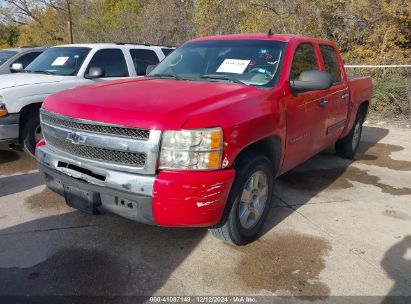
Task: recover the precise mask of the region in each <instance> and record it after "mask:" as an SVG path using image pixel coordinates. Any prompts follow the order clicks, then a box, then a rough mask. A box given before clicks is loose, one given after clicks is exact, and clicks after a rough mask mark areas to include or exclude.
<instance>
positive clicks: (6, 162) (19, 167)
mask: <svg viewBox="0 0 411 304" xmlns="http://www.w3.org/2000/svg"><path fill="white" fill-rule="evenodd" d="M36 169H37V164H36V161H35V159H34V158H33V157H30V156H28V155H26V154H25V153H24V152H19V151H14V150H12V149H9V148H7V147H6V146H0V176H1V175H9V174H15V173H20V172H28V171H31V170H36Z"/></svg>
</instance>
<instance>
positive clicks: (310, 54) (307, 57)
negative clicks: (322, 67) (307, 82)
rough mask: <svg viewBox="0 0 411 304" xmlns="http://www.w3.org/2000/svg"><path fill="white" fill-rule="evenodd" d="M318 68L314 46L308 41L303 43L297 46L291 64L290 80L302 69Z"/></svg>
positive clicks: (295, 77) (298, 74)
mask: <svg viewBox="0 0 411 304" xmlns="http://www.w3.org/2000/svg"><path fill="white" fill-rule="evenodd" d="M309 70H318V63H317V58H316V56H315V51H314V47H313V46H312V44H310V43H303V44H300V45H299V46H298V47H297V50H296V51H295V54H294V59H293V64H292V66H291V75H290V80H296V79H298V77H299V76H300V74H301V73H302V72H304V71H309Z"/></svg>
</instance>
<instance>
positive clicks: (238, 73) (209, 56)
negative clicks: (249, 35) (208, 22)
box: [149, 40, 286, 86]
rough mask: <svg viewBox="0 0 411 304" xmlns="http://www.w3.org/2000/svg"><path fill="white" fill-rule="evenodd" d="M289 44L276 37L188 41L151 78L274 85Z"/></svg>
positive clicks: (167, 58) (164, 61) (163, 62)
mask: <svg viewBox="0 0 411 304" xmlns="http://www.w3.org/2000/svg"><path fill="white" fill-rule="evenodd" d="M285 46H286V43H283V42H279V41H273V40H207V41H195V42H189V43H186V44H184V45H183V46H182V47H180V48H178V49H177V50H175V51H174V52H173V53H171V54H170V55H169V56H168V57H166V59H164V60H163V61H162V62H161V63H160V64H159V65H158V66H157V67H156V68H155V69H154V70H153V71H152V72H151V73H150V74H149V76H150V77H158V78H170V79H177V80H192V81H219V82H235V83H242V84H247V85H255V86H274V85H275V82H276V80H277V75H278V73H279V70H280V68H279V67H280V65H281V57H282V54H283V52H284V49H285Z"/></svg>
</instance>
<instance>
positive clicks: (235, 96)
mask: <svg viewBox="0 0 411 304" xmlns="http://www.w3.org/2000/svg"><path fill="white" fill-rule="evenodd" d="M371 95H372V84H371V79H370V78H367V77H362V78H356V79H350V80H349V79H347V77H346V73H345V70H344V67H343V63H342V61H341V57H340V54H339V52H338V50H337V49H336V47H335V45H334V44H333V43H331V42H329V41H326V40H320V39H314V38H306V37H301V36H293V35H257V34H254V35H230V36H216V37H208V38H201V39H196V40H192V41H190V42H187V43H185V44H184V45H183V46H181V47H180V48H178V49H177V50H175V51H174V52H173V53H172V54H170V55H169V56H168V57H167V58H166V59H165V60H164V61H163V62H161V63H160V64H159V65H158V66H157V67H156V68H155V69H154V70H153V71H152V72H151V73H150V74H149V75H148V77H146V78H144V79H138V80H137V79H130V80H124V81H117V82H110V83H106V84H97V85H93V86H85V87H82V88H77V89H74V90H69V91H65V92H62V93H59V94H56V95H53V96H50V97H49V98H47V100H46V102H45V103H44V104H43V108H42V110H41V121H42V128H43V132H44V137H45V138H44V139H45V140H42V141H41V142H40V143H39V144H38V148H37V160H38V162H39V168H40V171H41V172H42V174H43V176H44V179H45V182H46V183H47V185H48V187H50V188H51V189H53V190H54V191H56V192H57V193H60V194H61V195H63V196H64V197H65V199H66V202H67V204H68V205H70V206H72V207H73V208H76V209H79V210H82V211H85V212H88V213H92V214H95V213H98V212H111V213H115V214H118V215H121V216H123V217H126V218H129V219H133V220H136V221H140V222H144V223H149V224H156V225H161V226H177V227H210V231H211V232H212V234H213V235H215V236H216V237H218V238H220V239H222V240H224V241H227V242H231V243H234V244H246V243H248V242H250V241H252V240H254V239H255V238H256V237H257V236H258V234H259V232H260V231H261V228H262V226H263V223H264V220H265V218H266V216H267V213H268V210H269V206H270V204H271V201H272V197H273V184H274V179H275V178H276V177H277V176H278V175H280V174H282V173H284V172H286V171H288V170H290V169H291V168H293V167H295V166H297V165H298V164H301V163H302V162H304V161H305V160H307V159H308V158H310V157H312V156H313V155H315V154H316V153H318V152H320V151H321V150H323V149H325V148H326V147H328V146H330V145H332V144H334V143H335V148H336V151H337V154H338V155H340V156H342V157H346V158H353V157H354V155H355V153H356V151H357V149H358V145H359V142H360V137H361V130H362V125H363V122H364V120H365V117H366V114H367V110H368V107H369V103H370V100H371Z"/></svg>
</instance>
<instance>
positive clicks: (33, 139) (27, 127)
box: [21, 112, 43, 156]
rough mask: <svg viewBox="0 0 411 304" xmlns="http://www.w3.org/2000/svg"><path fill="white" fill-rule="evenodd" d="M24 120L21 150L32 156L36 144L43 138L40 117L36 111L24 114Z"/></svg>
mask: <svg viewBox="0 0 411 304" xmlns="http://www.w3.org/2000/svg"><path fill="white" fill-rule="evenodd" d="M24 120H25V121H24V125H23V127H22V131H21V139H22V146H23V150H24V151H25V152H26V153H27V154H29V155H31V156H34V152H35V149H36V144H37V143H38V142H39V141H40V139H42V138H43V133H42V131H41V126H40V117H39V114H38V112H35V113H34V112H33V113H30V114H29V115H28V116H26V118H25V119H24Z"/></svg>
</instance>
